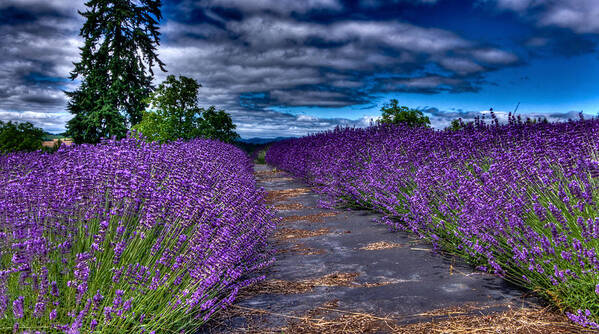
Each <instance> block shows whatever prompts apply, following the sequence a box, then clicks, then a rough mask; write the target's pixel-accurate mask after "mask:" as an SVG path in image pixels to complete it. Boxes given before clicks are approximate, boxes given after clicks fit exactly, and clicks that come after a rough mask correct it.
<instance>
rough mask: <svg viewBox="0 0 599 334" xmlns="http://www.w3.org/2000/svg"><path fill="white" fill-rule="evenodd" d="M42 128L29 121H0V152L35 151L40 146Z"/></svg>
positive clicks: (42, 133)
mask: <svg viewBox="0 0 599 334" xmlns="http://www.w3.org/2000/svg"><path fill="white" fill-rule="evenodd" d="M43 138H44V130H42V129H40V128H36V127H35V126H33V124H31V123H29V122H25V123H13V122H8V123H4V122H2V121H0V152H1V153H9V152H17V151H36V150H39V149H41V148H42V140H43Z"/></svg>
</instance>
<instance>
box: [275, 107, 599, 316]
mask: <svg viewBox="0 0 599 334" xmlns="http://www.w3.org/2000/svg"><path fill="white" fill-rule="evenodd" d="M598 152H599V121H597V120H579V121H570V122H567V123H555V124H523V123H520V122H518V121H517V120H516V119H514V118H511V119H510V123H509V124H507V125H498V124H493V125H485V124H483V123H477V124H476V126H470V127H468V128H467V129H465V130H461V131H435V130H432V129H428V128H408V127H403V126H382V125H381V126H373V127H370V128H367V129H353V128H346V129H336V130H334V131H329V132H325V133H320V134H315V135H311V136H307V137H303V138H299V139H292V140H287V141H284V142H280V143H277V144H274V145H273V146H271V148H270V150H269V151H268V153H267V155H266V161H267V162H268V163H269V164H272V165H275V166H277V167H279V168H281V169H284V170H287V171H289V172H291V173H293V174H295V175H296V176H300V177H303V178H305V179H306V180H307V181H308V182H311V183H312V184H314V185H316V186H318V188H319V190H320V191H322V192H323V193H324V194H327V195H329V197H330V199H331V203H332V204H333V205H344V206H350V207H360V208H367V209H372V210H376V211H379V212H382V213H384V217H383V218H382V221H383V222H384V223H386V224H388V225H390V226H392V227H393V228H396V229H400V230H409V231H412V232H414V233H417V234H418V235H419V236H421V237H422V238H427V239H429V240H430V241H431V242H432V243H433V245H434V246H435V247H438V248H442V249H444V250H447V251H450V252H454V253H456V254H459V255H461V256H463V257H465V258H466V259H467V260H469V261H470V262H471V263H472V264H473V265H474V266H475V267H477V268H478V269H480V270H484V271H488V272H492V273H495V274H497V275H500V276H502V277H505V278H506V279H507V280H510V281H512V282H514V283H516V284H518V285H520V286H523V287H526V288H528V289H531V290H533V291H536V292H538V293H540V294H541V295H542V296H544V297H545V298H546V299H547V300H549V301H551V302H553V303H554V304H555V305H556V306H557V307H559V308H560V309H561V310H562V311H564V312H566V314H567V315H568V316H569V317H570V319H572V320H573V321H575V322H577V323H580V324H582V325H585V326H589V327H594V328H598V325H597V323H596V321H597V320H598V319H599V258H598V254H597V247H598V246H599V239H598V238H599V201H598V199H599V179H598V177H599V162H598V161H599V159H598V157H597V153H598Z"/></svg>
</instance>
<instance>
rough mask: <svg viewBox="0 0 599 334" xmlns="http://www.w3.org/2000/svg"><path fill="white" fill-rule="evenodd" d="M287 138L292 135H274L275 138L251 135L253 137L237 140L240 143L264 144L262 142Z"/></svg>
mask: <svg viewBox="0 0 599 334" xmlns="http://www.w3.org/2000/svg"><path fill="white" fill-rule="evenodd" d="M289 138H294V137H275V138H259V137H253V138H241V139H239V141H240V142H242V143H247V144H256V145H264V144H268V143H273V142H276V141H281V140H285V139H289Z"/></svg>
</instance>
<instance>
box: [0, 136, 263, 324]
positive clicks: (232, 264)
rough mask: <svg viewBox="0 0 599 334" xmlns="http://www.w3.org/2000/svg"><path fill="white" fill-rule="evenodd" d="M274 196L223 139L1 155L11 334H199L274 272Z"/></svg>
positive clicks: (4, 292) (1, 243)
mask: <svg viewBox="0 0 599 334" xmlns="http://www.w3.org/2000/svg"><path fill="white" fill-rule="evenodd" d="M263 196H264V194H263V192H262V191H261V190H258V189H256V185H255V181H254V178H253V175H252V167H251V163H250V160H249V158H247V157H246V155H245V154H244V153H243V152H242V151H240V150H238V149H237V148H235V147H233V146H230V145H227V144H223V143H220V142H217V141H211V140H193V141H190V142H173V143H170V144H164V145H159V144H155V143H145V142H143V141H140V140H137V139H133V138H128V139H124V140H122V141H104V142H102V143H101V144H98V145H95V146H90V145H81V146H75V147H70V148H68V147H64V146H63V147H62V148H61V149H60V150H59V151H58V152H57V153H55V154H42V153H39V152H35V153H19V154H10V155H6V156H0V251H1V258H0V332H2V333H6V332H12V331H13V330H14V331H15V332H30V333H38V332H39V333H48V332H57V331H62V332H67V333H79V332H85V333H88V332H93V331H98V332H106V333H111V332H114V333H124V332H127V333H129V332H131V333H175V332H176V333H181V332H183V331H185V332H193V330H194V329H195V328H198V327H199V326H201V325H202V324H203V323H204V322H205V321H206V320H207V319H208V318H209V317H210V316H211V315H212V314H213V313H214V312H215V311H217V310H219V309H220V308H221V307H224V306H226V305H227V304H229V303H231V302H232V301H233V300H234V298H235V297H236V294H237V292H238V290H239V289H240V288H242V287H243V286H246V285H248V284H250V283H252V281H254V280H256V279H259V278H248V277H249V276H248V274H249V273H251V272H252V271H254V270H256V269H258V268H261V267H263V266H264V265H266V264H268V263H269V262H270V261H271V257H270V256H269V255H267V254H268V253H267V252H264V250H265V246H266V239H267V237H268V235H269V234H270V233H271V231H272V229H273V228H274V227H273V224H272V222H271V213H270V212H269V211H268V209H267V208H266V207H265V206H264V204H263Z"/></svg>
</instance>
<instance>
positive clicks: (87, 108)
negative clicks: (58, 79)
mask: <svg viewBox="0 0 599 334" xmlns="http://www.w3.org/2000/svg"><path fill="white" fill-rule="evenodd" d="M85 5H86V6H87V10H86V11H85V12H79V14H80V15H82V16H83V17H85V18H86V22H85V23H84V25H83V27H82V28H81V31H80V33H79V34H80V35H81V36H82V37H83V38H84V39H85V45H84V46H83V47H81V48H80V49H81V61H79V62H78V63H74V65H75V69H74V70H73V71H72V72H71V79H72V80H74V79H76V78H78V77H81V79H82V80H81V85H80V87H79V88H78V89H77V90H75V91H72V92H67V93H66V94H67V96H68V97H69V98H70V101H69V104H68V107H67V108H68V110H69V112H70V113H72V114H73V115H74V117H73V118H72V119H71V120H70V121H69V122H68V123H67V129H68V130H67V134H68V135H69V136H71V137H73V139H74V140H75V142H77V143H82V142H86V143H95V142H98V141H99V140H100V138H102V137H111V136H116V137H118V138H120V137H123V136H125V134H126V133H127V128H128V127H129V126H130V125H133V124H136V123H138V122H140V121H141V118H142V112H143V110H144V109H145V108H146V102H145V101H146V99H147V98H148V96H149V95H150V93H151V91H152V86H151V83H152V79H153V77H154V72H153V70H152V68H153V66H155V65H158V67H159V68H160V69H161V70H162V71H166V70H165V69H164V63H163V62H162V61H160V59H158V55H157V52H156V49H157V46H158V45H159V44H160V38H159V35H160V33H159V28H158V21H159V20H160V19H161V18H162V14H161V12H160V6H161V1H160V0H89V1H88V2H87V3H86V4H85Z"/></svg>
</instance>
